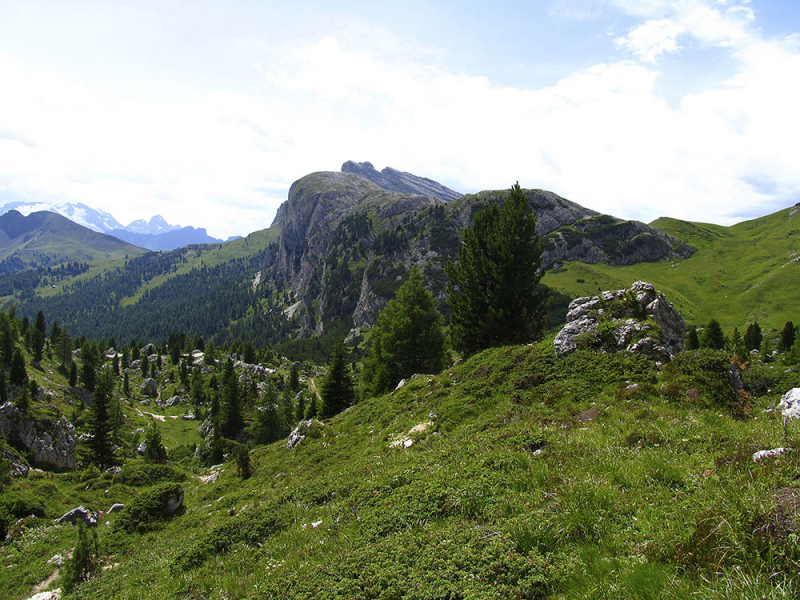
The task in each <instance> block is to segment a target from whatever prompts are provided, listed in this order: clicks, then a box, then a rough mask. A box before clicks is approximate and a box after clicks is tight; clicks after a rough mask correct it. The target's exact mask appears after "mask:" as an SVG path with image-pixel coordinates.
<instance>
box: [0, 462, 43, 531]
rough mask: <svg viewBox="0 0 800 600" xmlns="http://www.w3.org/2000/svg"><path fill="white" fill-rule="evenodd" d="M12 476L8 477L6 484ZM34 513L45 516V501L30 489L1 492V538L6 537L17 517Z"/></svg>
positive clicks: (37, 515)
mask: <svg viewBox="0 0 800 600" xmlns="http://www.w3.org/2000/svg"><path fill="white" fill-rule="evenodd" d="M9 482H10V477H8V478H7V479H6V484H8V483H9ZM29 515H34V516H36V517H44V516H45V506H44V501H43V500H42V498H41V497H39V496H38V495H36V494H34V493H33V492H32V491H30V490H19V491H14V492H11V491H6V492H5V493H3V494H0V540H2V539H5V537H6V534H7V533H8V528H9V527H10V526H11V525H13V524H14V522H15V521H16V520H17V519H21V518H24V517H27V516H29Z"/></svg>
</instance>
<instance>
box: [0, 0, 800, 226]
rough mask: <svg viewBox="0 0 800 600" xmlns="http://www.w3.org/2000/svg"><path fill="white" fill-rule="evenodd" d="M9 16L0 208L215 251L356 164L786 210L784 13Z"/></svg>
mask: <svg viewBox="0 0 800 600" xmlns="http://www.w3.org/2000/svg"><path fill="white" fill-rule="evenodd" d="M288 4H289V3H287V2H277V1H258V0H227V1H226V2H221V1H218V2H212V1H209V0H192V1H180V0H154V1H150V0H137V1H136V2H124V1H120V2H105V1H92V0H83V1H72V0H60V1H55V0H51V1H43V0H41V1H40V0H20V1H13V0H0V204H5V203H7V202H12V201H25V202H33V201H44V202H54V203H64V202H73V203H76V202H83V203H85V204H87V205H89V206H92V207H94V208H99V209H103V210H106V211H108V212H110V213H111V214H112V215H114V216H115V217H116V218H117V219H118V220H119V221H120V222H121V223H123V224H127V223H128V222H130V221H132V220H134V219H141V218H145V219H149V218H150V217H151V216H153V215H154V214H161V215H162V216H164V217H165V218H166V219H167V221H169V222H170V223H173V224H180V225H193V226H195V227H205V228H207V229H208V232H209V233H210V234H211V235H213V236H216V237H221V238H227V237H228V236H232V235H246V234H247V233H250V232H252V231H256V230H259V229H264V228H266V227H268V226H269V225H270V224H271V223H272V220H273V218H274V216H275V212H276V210H277V208H278V206H279V205H280V204H281V203H282V202H283V201H285V200H286V198H287V194H288V191H289V187H290V186H291V184H292V182H294V181H296V180H297V179H299V178H300V177H303V176H304V175H307V174H309V173H312V172H315V171H336V170H339V169H340V168H341V165H342V163H343V162H345V161H347V160H354V161H369V162H371V163H372V164H373V165H375V167H376V168H378V169H379V170H380V169H382V168H384V167H386V166H391V167H393V168H396V169H399V170H401V171H408V172H410V173H414V174H416V175H419V176H423V177H428V178H430V179H434V180H436V181H438V182H440V183H442V184H444V185H446V186H448V187H450V188H452V189H454V190H457V191H459V192H462V193H470V192H477V191H480V190H485V189H504V188H508V187H510V186H511V185H512V184H513V183H515V182H519V183H520V185H521V186H522V187H524V188H540V189H547V190H550V191H553V192H555V193H557V194H559V195H561V196H563V197H565V198H567V199H569V200H572V201H575V202H578V203H579V204H582V205H583V206H586V207H588V208H592V209H594V210H598V211H601V212H604V213H609V214H612V215H615V216H618V217H621V218H626V219H638V220H641V221H645V222H649V221H652V220H653V219H656V218H658V217H661V216H670V217H675V218H680V219H686V220H692V221H704V222H712V223H719V224H724V225H729V224H733V223H735V222H739V221H742V220H745V219H748V218H753V217H757V216H762V215H765V214H769V213H772V212H775V211H777V210H780V209H782V208H785V207H787V206H791V205H793V204H795V203H797V202H800V149H798V148H797V146H798V142H799V141H800V110H799V109H800V102H798V99H800V3H797V2H796V0H785V1H780V0H669V1H667V0H593V1H590V0H541V1H533V0H507V1H504V0H496V1H495V2H491V3H488V2H485V1H481V2H478V1H474V0H459V1H457V2H456V1H450V0H442V1H438V2H433V1H423V0H407V1H404V2H396V1H384V0H370V1H368V2H364V1H360V0H352V1H342V2H337V1H335V0H326V1H308V2H303V1H300V2H295V3H292V6H288Z"/></svg>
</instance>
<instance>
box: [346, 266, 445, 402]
mask: <svg viewBox="0 0 800 600" xmlns="http://www.w3.org/2000/svg"><path fill="white" fill-rule="evenodd" d="M444 346H445V340H444V334H443V333H442V316H441V315H440V314H439V312H438V311H437V310H436V299H435V298H434V297H433V294H431V293H430V292H429V291H428V290H426V289H425V288H424V286H423V285H422V274H421V273H420V271H419V269H418V268H417V267H416V266H414V267H412V269H411V273H410V275H409V278H408V280H407V281H406V282H405V283H404V284H403V285H401V286H400V288H399V289H398V290H397V295H396V298H395V299H394V300H391V301H390V302H389V304H388V305H386V307H384V309H383V310H381V312H380V313H379V314H378V319H377V322H376V324H375V327H373V328H372V346H371V347H370V351H369V353H368V355H367V357H366V358H365V359H364V368H363V370H362V371H361V385H362V388H363V390H364V393H366V394H368V395H373V396H375V395H379V394H382V393H384V392H387V391H389V390H390V389H392V388H393V387H394V386H395V385H397V383H398V382H399V381H400V380H401V379H404V378H406V377H410V376H411V375H413V374H414V373H438V372H439V371H441V370H442V369H443V368H444V366H445V358H446V354H445V349H444Z"/></svg>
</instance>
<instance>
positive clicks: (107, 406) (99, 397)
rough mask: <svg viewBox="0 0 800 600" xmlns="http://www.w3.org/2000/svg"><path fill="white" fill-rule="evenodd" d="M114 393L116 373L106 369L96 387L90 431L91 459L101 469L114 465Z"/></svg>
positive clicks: (98, 379) (102, 371) (101, 373)
mask: <svg viewBox="0 0 800 600" xmlns="http://www.w3.org/2000/svg"><path fill="white" fill-rule="evenodd" d="M113 391H114V373H113V372H112V371H111V369H110V368H108V367H104V368H103V369H101V371H100V375H99V377H98V378H97V381H96V383H95V386H94V394H93V402H92V413H91V417H90V420H89V429H90V433H91V434H92V440H91V442H90V450H91V459H92V462H93V463H94V464H96V465H97V466H98V467H99V468H100V469H105V468H107V467H110V466H111V465H113V464H114V456H113V452H112V450H111V437H112V423H111V414H110V412H111V402H112V393H113Z"/></svg>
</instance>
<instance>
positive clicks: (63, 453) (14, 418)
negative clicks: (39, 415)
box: [0, 402, 78, 471]
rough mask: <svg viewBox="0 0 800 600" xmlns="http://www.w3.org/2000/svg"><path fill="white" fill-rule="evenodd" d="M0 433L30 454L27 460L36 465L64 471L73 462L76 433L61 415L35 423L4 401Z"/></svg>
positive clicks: (1, 410) (0, 407) (1, 408)
mask: <svg viewBox="0 0 800 600" xmlns="http://www.w3.org/2000/svg"><path fill="white" fill-rule="evenodd" d="M0 436H1V437H3V439H5V440H7V441H8V442H10V443H11V444H12V445H19V446H22V447H23V448H25V450H27V451H28V452H29V453H30V462H31V463H32V464H33V465H35V466H37V467H42V468H45V469H54V470H56V471H64V470H67V469H71V468H72V467H73V466H74V464H75V444H76V443H77V441H78V436H77V434H76V433H75V428H74V427H73V426H72V423H70V422H69V420H68V419H67V418H66V417H64V416H62V417H61V418H60V419H52V420H48V421H47V422H38V421H34V420H33V419H31V418H30V417H28V416H26V415H23V414H22V413H21V412H20V411H19V409H18V408H17V407H16V406H14V405H13V404H11V403H10V402H6V403H5V404H3V405H2V406H0Z"/></svg>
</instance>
